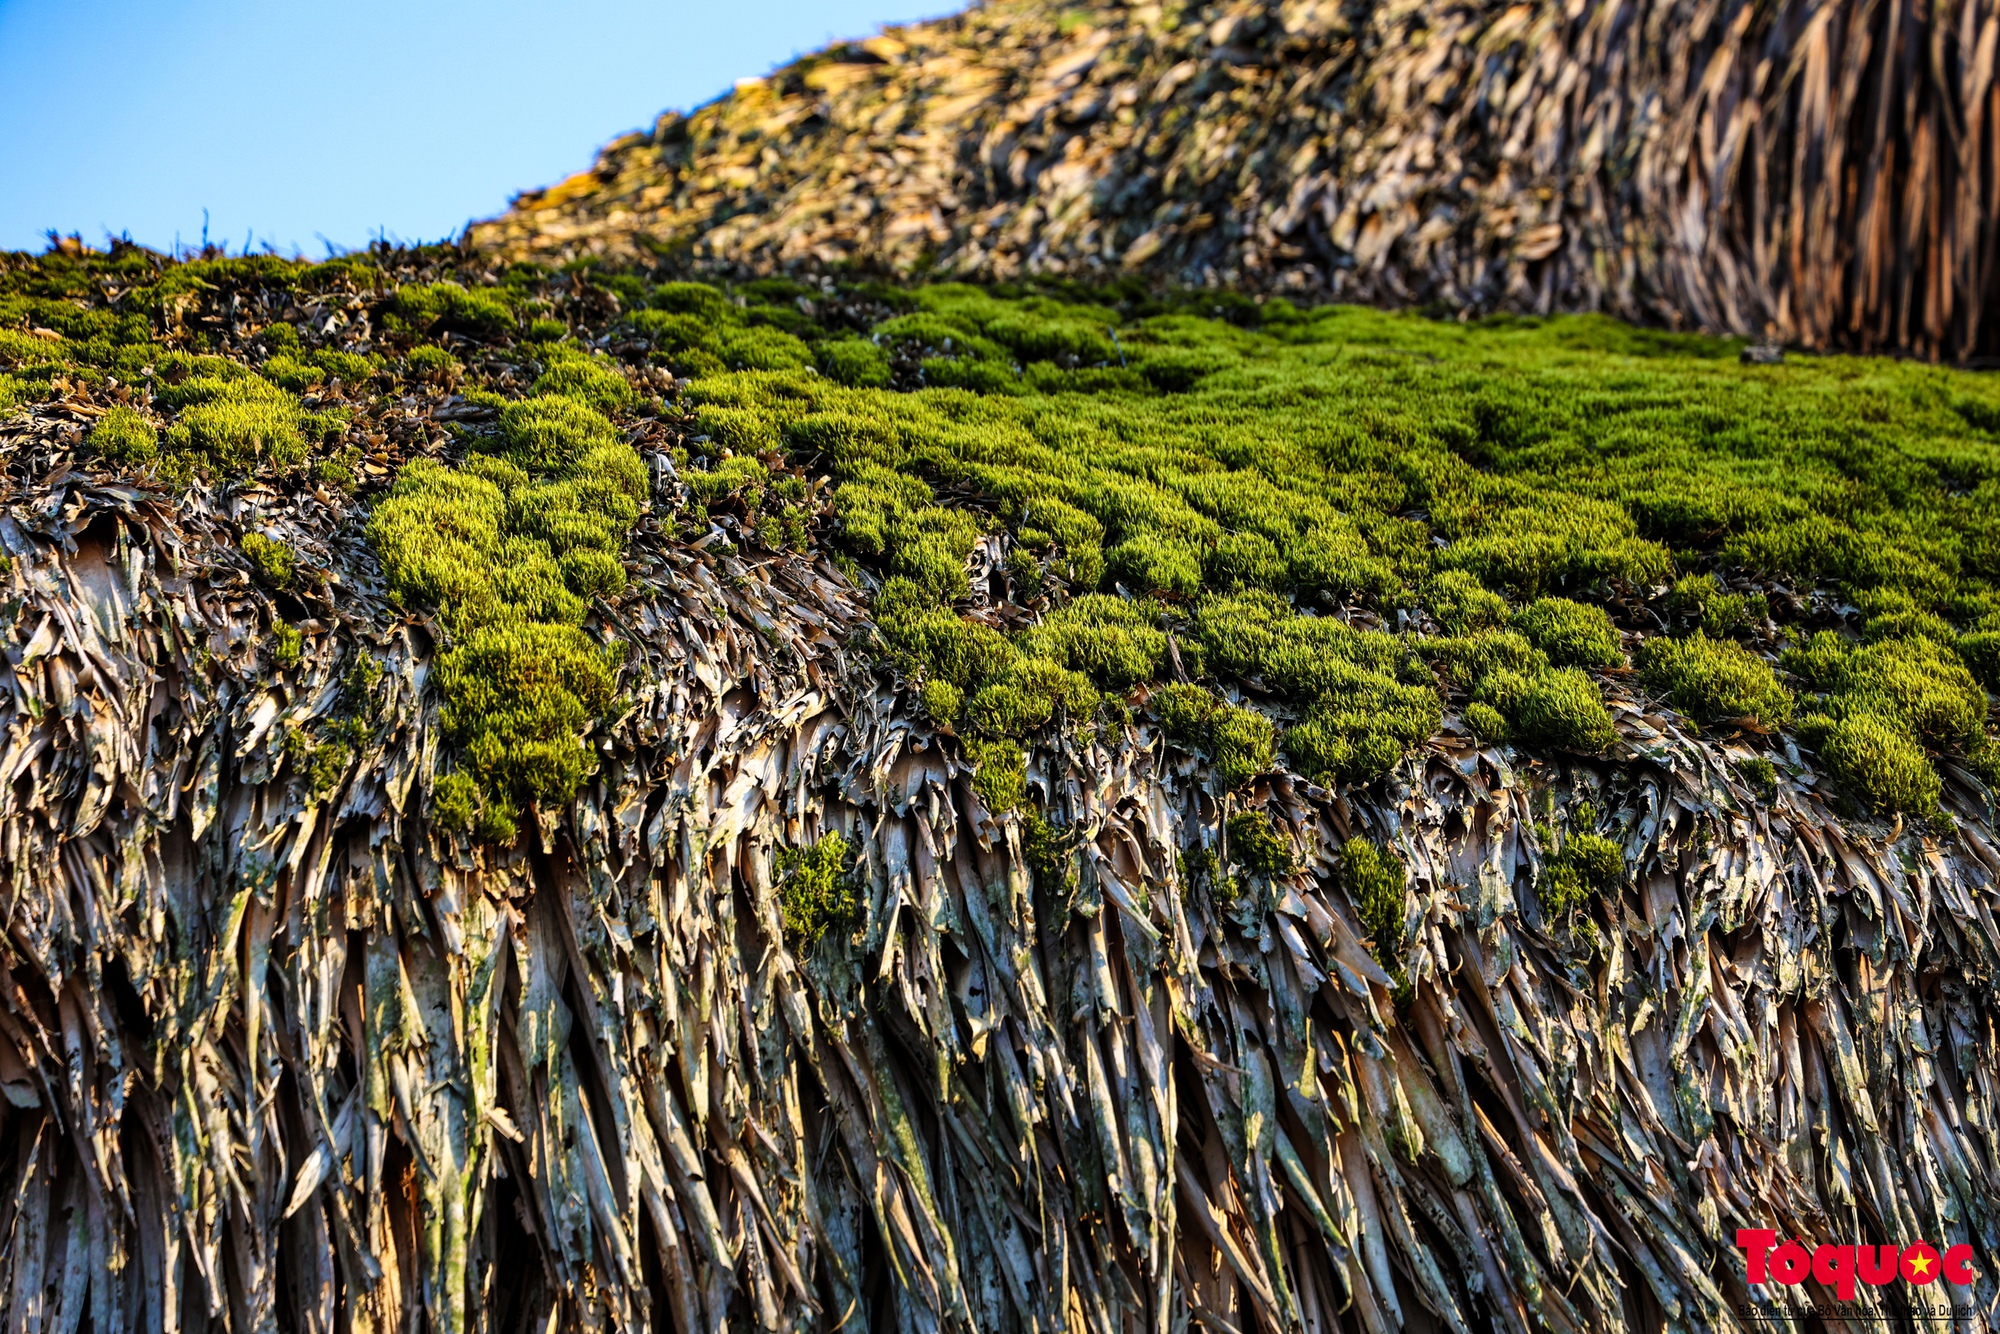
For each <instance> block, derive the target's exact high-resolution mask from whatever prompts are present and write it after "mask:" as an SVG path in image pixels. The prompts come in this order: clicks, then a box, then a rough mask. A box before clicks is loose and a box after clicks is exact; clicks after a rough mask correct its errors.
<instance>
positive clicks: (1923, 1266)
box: [1910, 1255, 1931, 1278]
mask: <svg viewBox="0 0 2000 1334" xmlns="http://www.w3.org/2000/svg"><path fill="white" fill-rule="evenodd" d="M1910 1268H1912V1269H1914V1270H1916V1271H1917V1277H1918V1278H1922V1277H1923V1276H1924V1275H1926V1274H1928V1273H1930V1272H1931V1257H1930V1256H1928V1255H1919V1256H1918V1257H1917V1258H1916V1259H1914V1260H1912V1261H1910Z"/></svg>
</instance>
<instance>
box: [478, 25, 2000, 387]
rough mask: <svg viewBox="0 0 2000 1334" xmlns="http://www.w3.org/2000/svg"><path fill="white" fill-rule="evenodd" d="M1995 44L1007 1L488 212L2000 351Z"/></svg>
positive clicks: (871, 46) (735, 250) (1010, 267)
mask: <svg viewBox="0 0 2000 1334" xmlns="http://www.w3.org/2000/svg"><path fill="white" fill-rule="evenodd" d="M1996 46H2000V13H1996V12H1995V11H1994V10H1993V9H1992V7H1991V6H1990V5H1987V4H1985V3H1983V0H1966V2H1965V3H1955V4H1950V5H1944V6H1936V5H1925V4H1916V3H1913V2H1911V0H1853V2H1852V3H1830V2H1827V0H1796V2H1792V3H1783V4H1766V3H1752V0H1730V2H1729V3H1706V2H1704V3H1682V2H1681V0H1673V2H1671V3H1668V2H1665V0H1657V2H1656V0H1595V2H1593V3H1587V4H1572V3H1556V2H1555V0H1538V2H1537V3H1528V4H1511V3H1500V2H1499V0H1478V2H1476V3H1457V2H1452V3H1440V4H1431V5H1415V4H1402V3H1379V4H1351V3H1350V4H1337V3H1333V0H1285V2H1284V3H1253V2H1251V0H1239V2H1238V3H1233V4H1211V5H1206V6H1193V5H1186V6H1184V5H1179V4H1157V3H1155V4H1135V5H1127V4H1123V3H1110V2H1108V0H1099V2H1098V3H1091V4H1055V3H1050V2H1049V0H1013V2H1009V3H992V4H987V5H983V6H978V7H975V8H973V9H971V10H969V11H968V12H966V13H965V14H963V15H960V16H958V17H955V18H949V19H944V20H939V21H936V22H929V23H921V24H915V25H911V26H909V27H902V28H892V29H889V30H887V31H885V32H884V33H882V34H881V35H879V36H878V37H876V38H873V39H871V40H869V41H865V42H859V43H854V44H849V45H843V46H836V47H833V48H830V49H828V50H826V51H823V52H821V53H818V54H816V55H813V56H809V57H807V58H805V59H803V60H800V61H798V62H796V63H794V64H792V65H789V66H786V67H784V68H783V69H780V70H778V71H776V72H775V73H773V74H772V75H771V76H770V77H769V78H768V79H761V80H749V81H745V82H744V83H741V84H739V85H738V87H737V90H736V91H735V92H734V93H733V94H731V95H730V96H727V97H725V98H723V99H722V100H720V101H718V102H716V103H713V104H711V105H709V106H706V107H703V108H701V109H700V110H698V111H695V112H693V113H692V114H690V115H687V116H682V115H679V114H675V113H668V114H666V115H664V116H662V117H661V118H660V120H659V122H658V124H657V125H656V126H655V127H654V128H653V130H652V131H651V132H650V133H648V134H637V135H631V136H628V137H626V138H623V139H620V140H618V141H617V142H615V143H613V144H611V145H610V146H609V147H608V148H606V149H605V150H604V152H603V154H602V156H601V157H600V159H599V161H598V163H597V165H596V166H595V168H594V169H593V170H591V171H589V172H586V173H583V174H580V175H578V176H576V177H574V178H572V179H570V180H567V181H564V182H562V183H561V184H559V185H557V186H554V187H552V188H550V189H548V190H544V191H531V192H529V193H527V194H525V195H523V196H521V197H520V198H519V199H518V200H517V201H516V203H515V206H514V208H513V210H512V211H511V212H509V213H508V214H506V215H505V216H503V217H501V218H499V219H496V220H494V221H492V222H490V223H486V224H482V225H480V226H477V227H475V228H474V229H473V230H472V235H473V237H474V238H475V239H476V240H477V241H478V242H479V243H480V244H482V245H488V246H493V247H497V248H499V249H500V250H502V251H504V252H506V253H509V254H514V255H524V256H554V255H564V256H574V255H579V254H600V255H609V256H627V257H629V256H632V255H643V254H645V253H647V252H649V251H661V252H688V253H691V254H692V255H693V256H695V257H697V258H699V259H701V260H703V261H706V262H708V263H711V264H714V265H719V266H722V267H723V268H724V269H725V270H734V271H737V272H769V271H774V270H780V269H798V268H802V267H814V266H821V265H828V264H841V263H851V262H859V263H862V264H864V265H873V266H882V267H886V268H890V269H894V270H899V271H910V270H913V269H918V268H922V269H923V270H924V271H926V272H937V273H947V274H953V275H958V276H962V277H969V278H983V279H993V278H997V279H1003V280H1011V279H1015V278H1018V277H1023V276H1029V275H1060V276H1065V277H1071V278H1102V277H1111V276H1116V275H1119V274H1121V273H1137V274H1140V275H1142V276H1145V277H1147V278H1149V279H1154V280H1164V281H1168V282H1174V283H1183V284H1190V283H1191V284H1197V285H1200V284H1208V285H1218V284H1219V285H1222V286H1229V287H1245V286H1247V287H1251V288H1259V289H1264V290H1270V291H1282V292H1286V293H1292V294H1305V295H1310V296H1314V297H1332V298H1335V299H1341V300H1363V301H1373V302H1384V303H1390V304H1397V305H1401V304H1411V303H1415V304H1438V305H1441V306H1445V307H1449V308H1452V309H1458V310H1464V311H1470V312H1473V313H1479V312H1484V311H1495V310H1511V311H1521V312H1536V313H1547V312H1549V311H1554V310H1603V311H1608V312H1611V313H1614V314H1617V315H1620V316H1622V317H1625V318H1630V319H1638V320H1643V321H1647V322H1655V323H1663V324H1666V325H1668V326H1670V327H1690V326H1692V327H1700V328H1704V329H1710V330H1716V331H1726V332H1734V333H1743V334H1750V335H1754V336H1758V337H1769V338H1774V339H1777V340H1780V341H1783V342H1787V343H1797V344H1802V345H1804V346H1807V347H1843V348H1856V349H1869V350H1876V349H1879V350H1898V351H1905V352H1911V353H1916V354H1918V355H1922V356H1928V357H1943V358H1951V359H1965V358H1971V357H1975V356H1990V355H1993V354H1994V353H1996V352H2000V331H1996V326H1995V324H1994V317H1993V315H1992V314H1991V311H1992V309H1993V306H1992V299H1993V295H1994V294H1993V284H1994V281H1995V273H1994V264H1993V257H1994V254H1995V239H1994V231H1993V226H1994V223H1993V219H1994V214H1995V210H1994V203H1995V200H1994V192H1995V190H1996V189H2000V132H1996V119H1995V118H1996V107H2000V102H1996V98H2000V89H1996V87H1995V83H1994V59H1995V51H1996Z"/></svg>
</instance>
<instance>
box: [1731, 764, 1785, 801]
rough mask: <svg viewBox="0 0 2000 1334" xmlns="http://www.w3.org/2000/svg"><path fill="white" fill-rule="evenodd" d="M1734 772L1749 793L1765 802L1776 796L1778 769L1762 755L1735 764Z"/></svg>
mask: <svg viewBox="0 0 2000 1334" xmlns="http://www.w3.org/2000/svg"><path fill="white" fill-rule="evenodd" d="M1736 772H1737V774H1738V775H1739V776H1740V777H1741V778H1742V779H1743V781H1744V782H1746V783H1748V784H1749V785H1750V789H1751V791H1753V792H1755V793H1757V795H1758V796H1760V797H1763V798H1764V799H1765V800H1766V801H1769V800H1771V799H1773V798H1775V797H1776V796H1777V795H1778V768H1777V766H1776V765H1774V764H1772V763H1771V762H1770V761H1769V760H1767V759H1765V758H1764V757H1763V756H1762V755H1752V756H1750V757H1749V758H1748V759H1743V760H1738V761H1737V762H1736Z"/></svg>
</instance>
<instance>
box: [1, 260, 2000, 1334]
mask: <svg viewBox="0 0 2000 1334" xmlns="http://www.w3.org/2000/svg"><path fill="white" fill-rule="evenodd" d="M481 264H482V262H481V261H480V260H479V259H478V258H477V257H476V256H471V255H468V254H463V253H459V252H454V251H431V252H404V251H390V250H381V251H377V252H373V253H371V254H369V255H366V256H354V257H350V258H348V259H346V260H343V261H338V262H335V263H330V264H326V265H318V266H307V265H291V264H285V263H281V262H277V261H243V260H224V259H219V258H213V257H212V258H210V259H209V260H206V261H201V262H197V263H187V264H176V263H167V262H163V261H161V260H160V259H159V258H158V257H156V256H150V255H146V254H144V253H143V252H137V251H131V250H124V249H121V250H119V251H118V252H116V253H114V254H111V255H91V254H86V253H78V252H75V251H68V252H64V251H58V252H56V253H52V254H51V255H49V256H45V257H43V258H41V259H39V260H27V259H19V258H16V259H10V260H8V261H7V263H6V266H5V270H4V273H0V359H4V361H5V363H6V371H5V374H6V379H5V380H4V381H0V385H4V392H5V394H6V395H7V396H8V399H9V401H10V402H11V403H13V404H14V405H15V406H14V407H13V408H12V410H11V411H10V412H9V414H8V415H7V416H6V417H5V418H0V440H4V444H0V460H4V466H5V476H4V485H5V487H6V492H7V494H6V497H5V503H6V510H5V513H4V515H0V545H4V548H5V554H6V558H7V563H6V566H5V574H4V584H0V587H4V588H5V590H6V591H5V598H4V601H0V610H4V613H5V615H4V622H0V641H4V646H5V649H6V664H7V666H6V674H5V677H4V681H5V685H6V688H7V690H8V691H9V699H10V708H11V712H10V714H9V715H8V719H7V731H6V733H5V737H4V739H0V793H4V797H0V802H4V805H0V839H4V854H5V874H6V877H7V897H6V908H5V912H6V925H7V950H6V953H5V956H4V966H5V970H6V977H5V985H4V988H0V1096H4V1098H5V1106H4V1110H0V1118H4V1119H0V1179H4V1180H5V1181H6V1182H7V1183H8V1184H9V1186H10V1189H9V1190H7V1191H5V1192H0V1233H4V1235H5V1237H6V1238H7V1242H8V1244H7V1245H6V1246H5V1248H4V1250H0V1304H4V1307H5V1310H6V1313H7V1317H8V1319H9V1321H10V1322H11V1324H12V1325H13V1326H15V1327H19V1328H24V1329H26V1328H44V1327H47V1328H62V1329H79V1328H85V1327H88V1328H91V1329H93V1330H124V1329H132V1328H137V1329H146V1330H168V1329H173V1330H180V1329H230V1330H243V1331H250V1330H265V1329H273V1328H277V1329H287V1330H314V1331H321V1330H323V1331H335V1330H350V1329H376V1330H383V1329H405V1330H420V1329H434V1330H451V1331H463V1330H496V1331H501V1330H504V1331H513V1330H535V1331H541V1330H546V1329H549V1328H552V1327H553V1328H578V1329H641V1328H702V1329H712V1330H723V1329H735V1328H746V1327H755V1328H770V1329H822V1328H825V1329H831V1328H836V1327H839V1328H862V1327H866V1328H871V1329H899V1330H931V1329H955V1330H956V1329H977V1330H982V1331H983V1330H1008V1329H1024V1330H1025V1329H1033V1330H1057V1329H1064V1330H1092V1331H1099V1330H1101V1331H1125V1330H1139V1329H1146V1330H1182V1329H1187V1328H1191V1327H1193V1326H1194V1325H1196V1324H1199V1325H1201V1326H1202V1327H1205V1328H1209V1329H1221V1330H1248V1329H1253V1328H1255V1329H1271V1330H1288V1329H1293V1328H1306V1329H1312V1330H1333V1329H1343V1330H1363V1331H1368V1332H1369V1334H1375V1332H1376V1331H1387V1330H1392V1329H1397V1328H1402V1327H1410V1328H1442V1329H1449V1330H1464V1331H1471V1330H1506V1331H1511V1332H1517V1334H1526V1332H1527V1331H1528V1330H1531V1329H1539V1328H1555V1329H1559V1330H1578V1331H1581V1330H1598V1329H1627V1328H1629V1329H1634V1330H1640V1329H1644V1330H1652V1329H1659V1328H1664V1327H1674V1328H1685V1329H1700V1330H1709V1329H1736V1328H1741V1327H1745V1326H1746V1324H1747V1323H1749V1322H1750V1321H1751V1319H1752V1318H1753V1317H1752V1316H1749V1315H1746V1314H1745V1308H1746V1306H1747V1305H1748V1304H1750V1303H1754V1302H1765V1303H1770V1304H1772V1310H1773V1311H1776V1310H1784V1309H1803V1307H1804V1304H1805V1303H1806V1302H1808V1301H1809V1300H1810V1298H1811V1296H1812V1295H1813V1294H1814V1292H1815V1289H1813V1288H1812V1287H1810V1286H1806V1287H1798V1288H1779V1287H1769V1288H1764V1287H1760V1288H1757V1289H1746V1287H1745V1286H1744V1285H1743V1283H1742V1282H1741V1279H1740V1274H1741V1271H1740V1269H1738V1268H1736V1267H1735V1266H1734V1265H1733V1263H1732V1261H1733V1259H1734V1256H1735V1252H1734V1251H1733V1249H1732V1247H1731V1244H1730V1243H1731V1239H1732V1237H1733V1233H1734V1231H1735V1229H1737V1228H1739V1227H1774V1228H1778V1229H1780V1230H1782V1231H1783V1232H1784V1234H1785V1235H1787V1236H1799V1237H1803V1238H1806V1239H1807V1240H1808V1241H1809V1242H1810V1241H1815V1240H1818V1241H1833V1242H1848V1241H1856V1240H1887V1241H1899V1240H1914V1239H1916V1238H1917V1237H1923V1238H1926V1239H1930V1240H1933V1241H1935V1242H1939V1243H1943V1244H1957V1243H1964V1244H1969V1245H1971V1246H1972V1247H1973V1248H1974V1251H1975V1254H1976V1256H1977V1257H1978V1258H1977V1259H1976V1260H1975V1266H1974V1267H1975V1268H1976V1269H1977V1270H1978V1271H1979V1272H1980V1275H1981V1277H1980V1278H1979V1280H1978V1281H1977V1282H1976V1283H1975V1284H1973V1285H1971V1286H1967V1287H1955V1286H1951V1285H1943V1284H1933V1285H1930V1286H1927V1287H1916V1286H1908V1285H1897V1286H1892V1287H1888V1288H1868V1289H1864V1290H1863V1294H1862V1302H1861V1305H1860V1306H1859V1307H1858V1308H1857V1309H1860V1310H1863V1311H1865V1312H1866V1313H1867V1314H1868V1315H1869V1316H1871V1317H1880V1318H1885V1319H1887V1320H1889V1321H1891V1322H1894V1323H1909V1322H1912V1321H1916V1320H1923V1321H1926V1322H1929V1323H1931V1324H1938V1323H1943V1322H1946V1321H1956V1322H1957V1323H1958V1324H1960V1325H1961V1326H1963V1327H1969V1328H1983V1327H1990V1325H1991V1323H1992V1321H1993V1314H1992V1313H1993V1311H1994V1309H1995V1302H1996V1301H2000V1289H1996V1288H1995V1287H1994V1279H1993V1278H1992V1276H1991V1274H1992V1272H1993V1269H1994V1264H1995V1261H1996V1260H2000V1208H1996V1202H2000V1179H1996V1169H2000V1160H1996V1155H1997V1154H2000V1144H1996V1143H1995V1139H1994V1136H1995V1129H1994V1126H1995V1120H1994V1118H1995V1107H1996V1102H1995V1099H1996V1096H2000V1089H1996V1087H1995V1084H1996V1073H1995V1065H1994V1062H1993V1060H1992V1058H1991V1052H1992V1050H1993V1043H1994V1041H1995V1038H1996V1034H1995V1033H1994V1024H1995V998H1994V994H1993V979H1994V977H1995V976H1996V971H1995V970H1996V965H2000V927H1996V924H1995V921H1994V907H1995V898H1996V890H1995V884H1996V879H1995V877H1996V876H2000V850H1996V844H1995V837H1994V832H1993V811H1992V807H1991V804H1990V796H1989V788H1988V786H1987V784H1988V781H1989V775H1990V773H1991V766H1992V758H1991V753H1992V741H1991V733H1990V725H1991V724H1990V708H1991V701H1990V699H1989V697H1988V695H1987V693H1986V690H1985V688H1984V683H1986V682H1989V681H1990V680H1991V679H1992V677H1991V673H1992V672H1993V670H1994V663H1995V661H1996V659H1995V656H1994V654H1993V651H1992V644H1993V643H1996V642H2000V620H1994V619H1990V618H1992V617H1994V616H1995V613H1996V611H2000V605H1996V603H1995V602H1994V594H1993V589H1992V583H1991V581H1992V579H1993V578H1994V576H1995V574H1996V573H2000V570H1996V567H1995V562H1996V561H2000V545H1997V544H1996V543H1995V542H1994V540H1993V535H1992V530H1991V527H1990V522H1991V520H1990V514H1991V509H1992V507H1991V505H1990V503H1989V500H1990V494H1991V492H1992V491H1993V490H1994V488H1995V487H1996V486H2000V443H1996V441H1995V439H1994V437H1993V436H1992V434H1991V429H1992V424H1993V423H1994V422H1995V421H1996V420H2000V416H1996V415H1995V413H1994V411H1993V408H1992V407H1991V406H1989V404H1991V403H1992V401H1993V391H1992V390H1990V389H1989V388H1988V387H1987V386H1986V384H1985V382H1984V380H1982V379H1981V378H1979V377H1976V376H1973V375H1969V374H1965V373H1959V372H1946V371H1940V370H1936V369H1934V368H1927V367H1921V366H1916V365H1911V364H1907V363H1878V362H1860V361H1847V360H1826V361H1817V360H1815V361H1799V360H1797V359H1794V360H1792V361H1789V362H1787V363H1785V364H1782V365H1779V366H1762V367H1748V366H1743V365H1741V364H1739V363H1738V362H1737V360H1736V359H1735V357H1734V355H1733V351H1734V349H1733V347H1731V346H1730V345H1727V344H1720V343H1713V342H1707V341H1700V340H1687V339H1676V338H1664V337H1661V336H1657V335H1650V334H1642V333H1635V332H1633V331H1631V330H1628V329H1625V328H1622V327H1620V326H1616V325H1613V324H1610V323H1607V322H1602V321H1594V320H1593V321H1573V320H1563V321H1554V322H1551V323H1547V324H1533V323H1527V324H1524V323H1507V324H1500V325H1487V326H1470V327H1468V326H1463V325H1450V324H1436V323H1430V322H1426V321H1423V320H1419V319H1416V318H1413V317H1388V316H1382V315H1378V314H1372V313H1366V312H1358V311H1354V310H1343V309H1329V310H1323V311H1305V312H1302V311H1298V310H1294V309H1292V308H1290V307H1288V306H1285V305H1284V304H1282V303H1278V302H1266V303H1264V304H1262V305H1261V306H1259V305H1253V304H1250V303H1247V302H1243V303H1218V302H1217V301H1216V299H1215V298H1213V297H1212V296H1203V297H1198V298H1190V299H1188V300H1186V301H1181V302H1175V303H1167V304H1155V305H1140V304H1122V305H1121V304H1118V303H1117V302H1116V301H1115V300H1112V298H1110V297H1106V296H1102V295H1100V297H1099V298H1098V303H1097V304H1093V303H1091V302H1089V301H1086V300H1083V299H1081V298H1078V297H1077V296H1076V294H1074V293H1071V294H1069V295H1068V297H1067V298H1066V299H1065V298H1064V297H1063V296H1062V295H1061V294H1050V293H1040V294H1030V293H1024V292H995V291H987V290H975V289H968V288H956V287H939V288H929V289H917V290H913V291H912V290H904V289H897V288H891V287H862V286H855V287H838V286H831V285H827V286H820V287H814V288H804V287H800V286H797V285H793V284H789V283H783V282H779V283H769V282H766V283H762V284H746V285H745V286H743V287H741V288H735V289H718V288H713V287H705V286H701V285H699V284H689V283H685V282H675V281H669V280H668V278H667V275H664V274H656V273H651V272H647V271H642V270H623V271H612V270H603V269H597V268H592V267H577V268H573V269H571V270H569V271H566V272H551V271H547V270H540V269H535V268H531V267H519V268H514V269H510V270H506V271H501V272H495V271H491V270H488V269H485V268H483V267H482V266H481ZM1105 302H1109V304H1104V303H1105ZM1218 306H1220V308H1218ZM1223 316H1227V317H1228V318H1221V317H1223ZM1822 1295H1825V1294H1822ZM1758 1318H1761V1317H1758ZM1982 1322H1984V1323H1982Z"/></svg>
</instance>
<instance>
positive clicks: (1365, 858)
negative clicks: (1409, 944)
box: [1340, 838, 1409, 977]
mask: <svg viewBox="0 0 2000 1334" xmlns="http://www.w3.org/2000/svg"><path fill="white" fill-rule="evenodd" d="M1340 860H1341V881H1342V884H1343V885H1344V886H1345V887H1346V889H1347V897H1348V901H1349V902H1351V903H1352V904H1353V905H1354V911H1355V914H1356V915H1357V916H1358V917H1359V918H1360V919H1361V929H1362V930H1363V931H1364V932H1366V933H1367V936H1368V951H1369V953H1371V954H1373V955H1374V956H1375V959H1376V962H1378V963H1380V964H1382V965H1383V966H1384V967H1385V968H1388V969H1389V970H1390V972H1391V974H1392V975H1395V976H1397V977H1400V976H1401V973H1402V966H1401V958H1402V953H1403V940H1404V925H1403V922H1404V913H1405V911H1406V910H1407V907H1408V903H1409V887H1408V881H1407V879H1406V877H1405V875H1404V871H1403V863H1402V862H1401V861H1400V860H1398V859H1397V858H1396V856H1395V855H1394V854H1393V853H1389V852H1386V851H1384V850H1382V849H1380V848H1377V847H1376V846H1375V845H1374V844H1373V843H1370V842H1369V841H1368V840H1367V839H1365V838H1351V839H1349V840H1348V841H1347V842H1346V843H1345V844H1344V845H1342V847H1341V849H1340Z"/></svg>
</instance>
